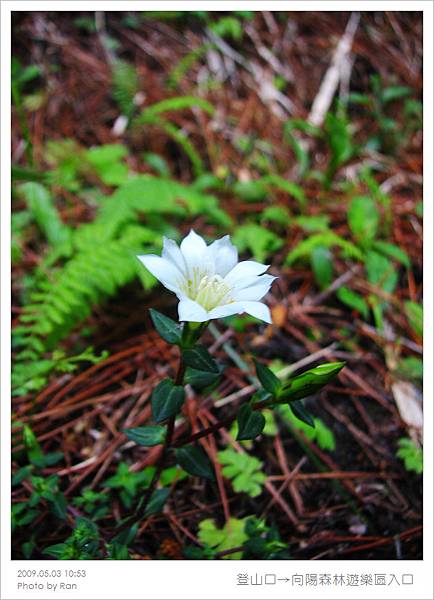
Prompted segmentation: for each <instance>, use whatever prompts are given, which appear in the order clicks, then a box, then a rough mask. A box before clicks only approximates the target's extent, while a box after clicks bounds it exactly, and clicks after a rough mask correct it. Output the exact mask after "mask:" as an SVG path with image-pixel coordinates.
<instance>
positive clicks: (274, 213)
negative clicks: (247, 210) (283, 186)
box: [261, 204, 291, 227]
mask: <svg viewBox="0 0 434 600" xmlns="http://www.w3.org/2000/svg"><path fill="white" fill-rule="evenodd" d="M263 221H274V222H276V223H279V225H283V226H284V227H286V226H287V225H288V224H289V223H290V221H291V213H290V212H289V210H288V208H287V207H286V206H282V205H280V204H274V205H273V206H267V208H266V209H265V210H264V211H263V213H262V216H261V222H263Z"/></svg>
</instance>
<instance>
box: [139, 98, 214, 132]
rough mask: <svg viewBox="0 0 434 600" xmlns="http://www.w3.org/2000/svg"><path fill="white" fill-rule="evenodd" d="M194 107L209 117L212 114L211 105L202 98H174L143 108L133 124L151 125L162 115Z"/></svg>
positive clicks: (212, 108)
mask: <svg viewBox="0 0 434 600" xmlns="http://www.w3.org/2000/svg"><path fill="white" fill-rule="evenodd" d="M194 107H198V108H201V109H202V110H203V111H205V112H207V113H208V114H210V115H212V114H213V113H214V107H213V105H212V104H210V103H209V102H207V101H206V100H204V99H203V98H196V97H195V96H176V97H174V98H167V99H166V100H162V101H161V102H157V103H156V104H153V105H152V106H148V107H147V108H144V109H143V110H142V112H141V114H140V115H139V116H138V117H137V119H135V120H134V124H135V125H143V124H145V123H153V122H154V120H155V118H156V117H158V116H159V115H161V114H162V113H165V112H169V111H177V110H184V109H186V108H194Z"/></svg>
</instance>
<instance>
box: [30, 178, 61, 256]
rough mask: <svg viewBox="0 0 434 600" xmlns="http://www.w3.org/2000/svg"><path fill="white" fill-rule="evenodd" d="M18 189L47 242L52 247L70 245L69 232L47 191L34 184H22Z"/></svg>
mask: <svg viewBox="0 0 434 600" xmlns="http://www.w3.org/2000/svg"><path fill="white" fill-rule="evenodd" d="M19 189H20V191H21V192H22V194H23V196H24V198H25V200H26V203H27V206H28V207H29V210H30V212H31V213H32V216H33V218H34V219H35V221H36V223H37V225H38V227H39V228H40V229H41V231H42V232H43V233H44V235H45V237H46V238H47V241H48V242H49V243H50V244H51V245H52V246H53V247H55V246H59V245H61V244H65V245H68V244H70V239H71V230H70V228H69V227H68V226H67V225H65V224H64V223H63V221H62V219H61V218H60V215H59V213H58V211H57V208H56V207H55V205H54V202H53V199H52V197H51V194H50V192H49V191H48V189H47V188H46V187H44V186H43V185H41V184H40V183H34V182H28V183H24V184H23V185H21V186H20V188H19Z"/></svg>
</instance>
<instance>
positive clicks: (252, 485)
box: [217, 448, 267, 498]
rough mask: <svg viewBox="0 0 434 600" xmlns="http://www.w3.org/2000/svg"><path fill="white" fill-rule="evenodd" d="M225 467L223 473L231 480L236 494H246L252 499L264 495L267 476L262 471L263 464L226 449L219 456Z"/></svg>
mask: <svg viewBox="0 0 434 600" xmlns="http://www.w3.org/2000/svg"><path fill="white" fill-rule="evenodd" d="M217 456H218V460H219V463H220V464H222V465H223V469H222V473H223V475H224V476H225V477H228V478H229V479H230V480H231V483H232V487H233V488H234V490H235V491H236V492H245V493H246V494H248V495H249V496H251V497H252V498H255V497H256V496H259V495H260V494H261V493H262V488H263V485H264V483H265V481H266V479H267V476H266V475H265V473H264V472H263V471H262V466H263V464H262V462H261V461H260V460H258V459H257V458H256V457H254V456H250V455H249V454H247V453H244V452H237V451H236V450H232V448H226V450H222V451H220V452H218V454H217Z"/></svg>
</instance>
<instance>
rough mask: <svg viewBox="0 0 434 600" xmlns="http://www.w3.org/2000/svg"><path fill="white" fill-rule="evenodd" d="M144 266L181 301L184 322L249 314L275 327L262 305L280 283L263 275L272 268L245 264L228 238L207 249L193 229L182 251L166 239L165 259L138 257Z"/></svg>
mask: <svg viewBox="0 0 434 600" xmlns="http://www.w3.org/2000/svg"><path fill="white" fill-rule="evenodd" d="M137 258H138V259H139V260H140V261H141V262H142V263H143V264H144V265H145V267H146V268H147V269H148V270H149V271H150V272H151V273H152V275H154V277H156V278H157V279H159V280H160V281H161V283H162V284H163V285H164V286H165V287H166V288H167V289H169V290H170V291H172V292H175V294H176V295H177V296H178V298H179V305H178V313H179V320H180V321H195V322H197V323H203V322H204V321H209V320H210V319H219V318H221V317H227V316H229V315H235V314H238V313H243V312H246V313H248V314H249V315H252V316H253V317H256V318H257V319H261V320H262V321H266V322H267V323H271V315H270V309H269V308H268V306H266V305H265V304H263V303H262V302H259V300H260V299H261V298H262V297H263V296H265V294H266V293H267V292H268V290H269V289H270V286H271V284H272V283H273V281H274V280H275V279H276V277H273V276H272V275H263V273H265V271H266V270H267V269H268V267H269V265H262V264H261V263H258V262H255V261H252V260H245V261H242V262H238V252H237V249H236V248H235V246H234V245H233V244H232V243H231V241H230V238H229V236H228V235H225V236H224V237H222V238H221V239H219V240H216V241H215V242H213V243H212V244H210V245H209V246H207V245H206V242H205V241H204V240H203V239H202V238H201V237H200V235H197V234H196V233H195V232H194V231H193V230H192V231H190V233H189V234H188V235H187V237H185V238H184V239H183V240H182V242H181V246H180V248H178V245H177V244H176V242H174V241H173V240H169V239H167V238H164V239H163V252H162V255H161V256H157V255H155V254H145V255H143V256H138V257H137Z"/></svg>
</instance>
